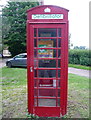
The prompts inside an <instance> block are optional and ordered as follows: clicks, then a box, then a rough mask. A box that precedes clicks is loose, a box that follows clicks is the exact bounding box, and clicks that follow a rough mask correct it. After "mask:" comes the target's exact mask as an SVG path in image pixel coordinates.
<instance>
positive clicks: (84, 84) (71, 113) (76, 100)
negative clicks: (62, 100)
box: [2, 67, 89, 118]
mask: <svg viewBox="0 0 91 120" xmlns="http://www.w3.org/2000/svg"><path fill="white" fill-rule="evenodd" d="M26 71H27V70H26V69H21V68H7V67H4V68H2V108H3V109H2V117H3V118H27V115H26V114H27V85H26V84H27V79H26ZM66 117H67V118H88V117H89V79H88V78H86V77H80V76H77V75H74V74H69V82H68V112H67V115H66Z"/></svg>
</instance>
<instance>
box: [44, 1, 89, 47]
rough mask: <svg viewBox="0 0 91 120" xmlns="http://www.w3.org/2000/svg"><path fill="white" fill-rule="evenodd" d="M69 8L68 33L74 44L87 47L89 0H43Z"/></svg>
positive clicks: (45, 2)
mask: <svg viewBox="0 0 91 120" xmlns="http://www.w3.org/2000/svg"><path fill="white" fill-rule="evenodd" d="M44 4H47V5H48V4H52V5H58V6H61V7H64V8H66V9H68V10H69V33H70V34H71V42H72V43H73V45H74V46H76V45H77V46H87V47H89V0H44Z"/></svg>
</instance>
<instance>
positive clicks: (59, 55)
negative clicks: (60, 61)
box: [58, 50, 61, 58]
mask: <svg viewBox="0 0 91 120" xmlns="http://www.w3.org/2000/svg"><path fill="white" fill-rule="evenodd" d="M58 57H59V58H61V50H58Z"/></svg>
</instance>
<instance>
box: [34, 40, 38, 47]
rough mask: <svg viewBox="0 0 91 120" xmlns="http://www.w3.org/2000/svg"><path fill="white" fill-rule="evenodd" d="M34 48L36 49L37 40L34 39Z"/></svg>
mask: <svg viewBox="0 0 91 120" xmlns="http://www.w3.org/2000/svg"><path fill="white" fill-rule="evenodd" d="M34 47H37V40H36V39H34Z"/></svg>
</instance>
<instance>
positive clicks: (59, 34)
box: [58, 28, 61, 37]
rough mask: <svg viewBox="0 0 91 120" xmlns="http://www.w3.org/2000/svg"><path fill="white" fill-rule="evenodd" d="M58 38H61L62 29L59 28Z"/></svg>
mask: <svg viewBox="0 0 91 120" xmlns="http://www.w3.org/2000/svg"><path fill="white" fill-rule="evenodd" d="M58 37H61V28H58Z"/></svg>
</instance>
